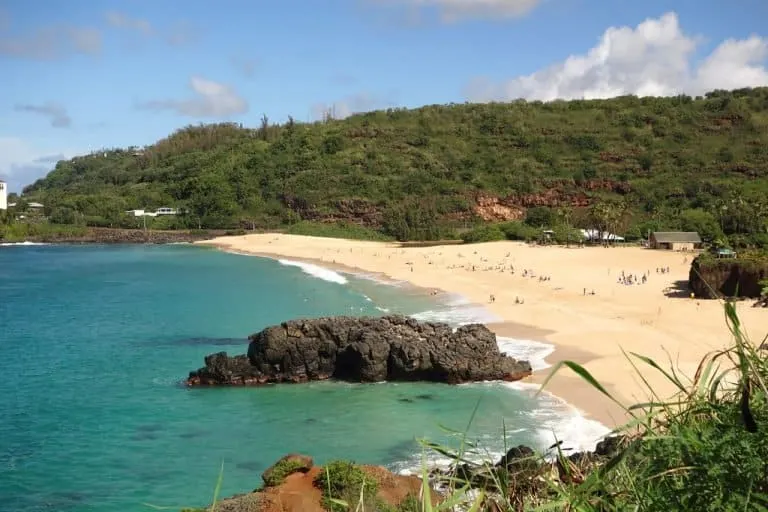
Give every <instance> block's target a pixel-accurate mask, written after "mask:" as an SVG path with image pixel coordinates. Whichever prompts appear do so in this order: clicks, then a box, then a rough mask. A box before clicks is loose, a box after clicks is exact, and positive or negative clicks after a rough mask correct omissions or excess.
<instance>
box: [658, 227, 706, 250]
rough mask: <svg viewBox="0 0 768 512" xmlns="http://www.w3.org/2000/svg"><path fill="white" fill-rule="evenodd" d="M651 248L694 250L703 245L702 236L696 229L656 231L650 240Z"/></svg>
mask: <svg viewBox="0 0 768 512" xmlns="http://www.w3.org/2000/svg"><path fill="white" fill-rule="evenodd" d="M649 242H650V247H651V249H663V250H667V251H693V250H695V249H698V248H700V247H701V237H700V236H699V234H698V233H696V232H695V231H655V232H653V233H651V238H650V240H649Z"/></svg>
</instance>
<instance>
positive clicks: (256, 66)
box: [0, 0, 768, 191]
mask: <svg viewBox="0 0 768 512" xmlns="http://www.w3.org/2000/svg"><path fill="white" fill-rule="evenodd" d="M761 85H768V2H767V1H766V0H734V1H733V2H725V1H723V0H677V1H670V0H646V1H644V2H637V1H631V0H219V1H218V2H212V1H210V0H185V1H184V2H181V1H175V0H165V1H162V0H160V1H158V0H122V1H117V0H67V1H66V2H64V1H61V0H0V179H4V180H6V181H7V182H8V184H9V188H10V189H11V190H12V191H14V190H15V191H20V190H21V188H22V187H23V186H24V185H27V184H29V183H31V182H33V181H34V180H35V179H37V178H39V177H41V176H44V175H45V174H46V173H47V172H48V171H50V170H51V169H52V167H53V166H54V165H55V163H56V161H57V160H59V159H62V158H70V157H72V156H75V155H77V154H86V153H89V152H92V151H97V150H99V149H102V148H115V147H127V146H144V145H148V144H151V143H153V142H154V141H156V140H158V139H160V138H162V137H165V136H167V135H168V134H170V133H172V132H173V131H175V130H177V129H179V128H182V127H184V126H187V125H190V124H198V123H208V122H220V121H233V122H239V123H243V124H244V125H246V126H257V125H258V123H259V119H260V118H261V116H262V115H264V114H266V116H267V117H268V118H269V119H270V120H272V121H275V122H283V121H285V120H286V119H287V118H288V116H289V115H290V116H293V117H294V118H295V119H296V120H300V121H311V120H316V119H320V118H322V116H323V113H324V112H332V113H333V115H334V116H335V117H337V118H343V117H345V116H348V115H350V114H352V113H355V112H361V111H367V110H374V109H381V108H390V107H417V106H421V105H425V104H436V103H461V102H465V101H472V102H485V101H504V100H513V99H519V98H526V99H537V100H545V101H546V100H552V99H557V98H563V99H569V98H604V97H612V96H617V95H623V94H636V95H640V96H648V95H652V96H664V95H675V94H681V93H686V94H692V95H695V94H701V93H703V92H706V91H709V90H712V89H718V88H720V89H723V88H724V89H732V88H738V87H754V86H761Z"/></svg>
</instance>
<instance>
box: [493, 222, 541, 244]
mask: <svg viewBox="0 0 768 512" xmlns="http://www.w3.org/2000/svg"><path fill="white" fill-rule="evenodd" d="M500 227H501V230H502V231H504V234H505V235H506V237H507V240H525V241H529V240H535V239H536V238H538V237H539V233H540V231H539V230H538V229H536V228H534V227H531V226H528V225H527V224H523V223H522V222H517V221H510V222H504V223H502V224H501V225H500Z"/></svg>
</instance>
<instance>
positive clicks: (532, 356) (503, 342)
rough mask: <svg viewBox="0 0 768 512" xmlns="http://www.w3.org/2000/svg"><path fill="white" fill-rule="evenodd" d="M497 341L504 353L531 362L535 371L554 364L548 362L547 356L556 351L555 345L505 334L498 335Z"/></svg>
mask: <svg viewBox="0 0 768 512" xmlns="http://www.w3.org/2000/svg"><path fill="white" fill-rule="evenodd" d="M496 343H497V344H498V345H499V351H501V353H502V354H506V355H508V356H509V357H514V358H515V359H519V360H523V361H528V362H529V363H531V368H533V371H537V370H544V369H547V368H549V367H550V366H552V365H551V364H549V363H548V362H547V360H546V358H547V356H549V355H551V354H552V352H554V351H555V346H554V345H550V344H549V343H542V342H540V341H533V340H519V339H515V338H507V337H504V336H497V337H496Z"/></svg>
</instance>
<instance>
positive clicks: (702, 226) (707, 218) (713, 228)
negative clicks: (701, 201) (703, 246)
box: [680, 208, 723, 242]
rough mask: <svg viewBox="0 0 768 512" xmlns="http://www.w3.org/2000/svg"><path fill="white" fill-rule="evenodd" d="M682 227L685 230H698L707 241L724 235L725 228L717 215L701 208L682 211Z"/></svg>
mask: <svg viewBox="0 0 768 512" xmlns="http://www.w3.org/2000/svg"><path fill="white" fill-rule="evenodd" d="M680 228H681V229H682V230H683V231H696V232H697V233H699V235H700V236H701V238H702V240H704V241H705V242H711V241H713V240H716V239H718V238H721V237H722V236H723V230H722V229H721V228H720V224H718V222H717V219H715V216H714V215H712V214H711V213H709V212H707V211H705V210H702V209H700V208H697V209H690V210H683V211H682V212H680Z"/></svg>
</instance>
